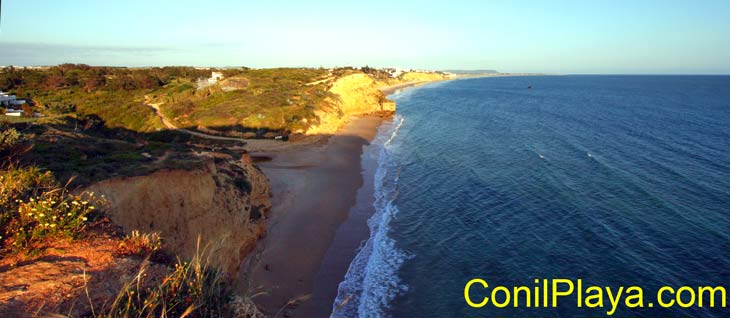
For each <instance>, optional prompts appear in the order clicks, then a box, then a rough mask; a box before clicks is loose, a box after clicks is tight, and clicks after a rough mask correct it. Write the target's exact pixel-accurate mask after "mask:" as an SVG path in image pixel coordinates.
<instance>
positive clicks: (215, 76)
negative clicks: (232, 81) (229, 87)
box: [208, 72, 223, 84]
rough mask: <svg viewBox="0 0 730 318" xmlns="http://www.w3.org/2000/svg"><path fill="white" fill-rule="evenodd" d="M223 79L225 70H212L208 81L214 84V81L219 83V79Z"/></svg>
mask: <svg viewBox="0 0 730 318" xmlns="http://www.w3.org/2000/svg"><path fill="white" fill-rule="evenodd" d="M222 79H223V72H211V73H210V78H209V79H208V82H210V83H211V84H213V83H217V82H218V81H220V80H222Z"/></svg>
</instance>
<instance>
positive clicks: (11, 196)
mask: <svg viewBox="0 0 730 318" xmlns="http://www.w3.org/2000/svg"><path fill="white" fill-rule="evenodd" d="M58 187H59V185H58V183H57V182H56V179H55V178H54V177H53V174H51V172H50V171H45V172H43V171H41V170H40V169H38V168H36V167H30V168H26V169H14V168H13V169H9V170H4V171H0V247H2V246H3V244H2V242H3V241H4V240H5V239H6V238H7V237H8V236H10V235H11V234H10V233H9V231H8V230H7V226H8V224H9V223H10V222H11V221H12V220H14V219H16V218H18V206H19V203H20V202H23V201H24V200H28V199H29V198H31V197H35V196H38V195H40V194H42V193H43V192H45V191H50V190H52V189H56V188H58Z"/></svg>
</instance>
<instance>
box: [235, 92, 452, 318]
mask: <svg viewBox="0 0 730 318" xmlns="http://www.w3.org/2000/svg"><path fill="white" fill-rule="evenodd" d="M434 82H440V81H417V82H408V83H402V84H398V85H392V86H387V87H383V88H380V91H381V92H383V93H384V94H385V95H386V96H388V95H391V94H394V93H396V92H398V91H399V90H402V89H406V88H413V87H417V86H420V85H424V84H428V83H434ZM390 120H391V119H390V118H383V117H382V116H378V115H362V116H353V117H352V118H351V119H350V120H349V121H348V122H347V123H346V124H345V125H344V126H343V127H342V128H340V129H339V130H338V131H337V133H336V134H334V135H331V136H311V137H308V139H307V140H303V141H299V142H295V143H291V144H288V145H287V144H286V143H281V142H279V143H276V144H272V143H270V142H266V143H260V144H255V143H254V144H251V145H250V146H251V155H252V157H254V158H259V159H260V160H261V159H263V161H261V162H259V167H260V168H261V169H262V170H263V171H264V174H265V175H266V176H267V177H268V178H269V182H270V185H271V192H272V193H273V197H272V210H271V214H270V215H271V217H270V219H268V220H267V227H268V230H267V235H266V237H265V238H264V239H262V240H261V241H260V242H259V244H258V246H257V248H256V251H254V253H252V255H251V256H249V259H248V260H247V262H246V263H244V265H243V270H242V271H241V273H242V275H241V277H239V280H238V281H239V283H241V282H244V283H243V285H244V286H241V287H239V288H240V289H242V290H245V291H246V292H247V294H249V295H253V297H254V298H253V299H254V301H255V302H256V303H257V305H258V306H259V307H260V309H262V311H263V312H264V313H265V314H266V315H269V316H275V315H277V314H279V315H284V314H286V315H285V316H291V317H304V318H307V317H328V316H329V315H330V313H331V311H332V305H333V303H334V300H335V298H336V297H337V291H338V287H339V283H340V282H342V280H343V279H344V276H345V274H346V273H347V270H348V268H349V266H350V262H351V261H352V259H353V258H354V257H355V255H356V254H357V252H358V248H359V246H360V244H361V243H362V242H363V241H365V240H367V239H368V237H369V236H370V229H369V228H368V226H367V220H368V219H369V218H370V217H371V216H372V215H373V213H374V212H375V211H374V207H373V201H374V195H373V191H374V189H373V183H374V174H375V170H376V166H377V158H371V157H366V156H365V154H367V147H368V146H369V144H370V142H372V141H373V140H374V139H375V137H376V135H377V133H378V131H379V128H380V127H381V125H382V124H383V123H385V122H386V121H390Z"/></svg>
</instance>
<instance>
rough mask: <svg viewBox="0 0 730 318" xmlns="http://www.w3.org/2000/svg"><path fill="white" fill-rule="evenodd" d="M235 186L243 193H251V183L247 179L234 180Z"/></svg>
mask: <svg viewBox="0 0 730 318" xmlns="http://www.w3.org/2000/svg"><path fill="white" fill-rule="evenodd" d="M233 184H234V185H236V187H237V188H238V189H239V190H241V192H242V193H251V182H249V181H248V179H246V178H245V177H238V178H236V179H234V180H233Z"/></svg>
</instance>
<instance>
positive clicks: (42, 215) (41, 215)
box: [38, 213, 46, 217]
mask: <svg viewBox="0 0 730 318" xmlns="http://www.w3.org/2000/svg"><path fill="white" fill-rule="evenodd" d="M38 216H40V217H44V216H46V215H45V214H43V213H41V214H39V215H38Z"/></svg>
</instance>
